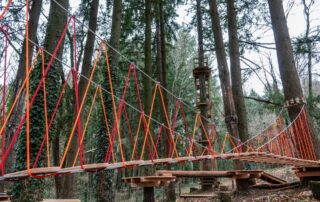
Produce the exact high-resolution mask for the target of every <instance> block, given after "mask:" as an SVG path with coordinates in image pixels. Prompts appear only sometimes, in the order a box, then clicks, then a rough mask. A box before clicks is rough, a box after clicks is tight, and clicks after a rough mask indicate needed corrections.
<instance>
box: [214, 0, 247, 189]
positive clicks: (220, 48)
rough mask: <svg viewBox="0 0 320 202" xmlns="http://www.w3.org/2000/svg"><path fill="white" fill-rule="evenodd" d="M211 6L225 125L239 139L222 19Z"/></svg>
mask: <svg viewBox="0 0 320 202" xmlns="http://www.w3.org/2000/svg"><path fill="white" fill-rule="evenodd" d="M209 6H210V15H211V22H212V30H213V34H214V41H215V50H216V56H217V57H216V58H217V62H218V70H219V78H220V85H221V91H222V98H223V106H224V113H225V123H226V125H227V128H228V131H229V133H230V135H231V136H232V137H234V138H239V129H238V117H237V113H236V108H235V104H234V100H233V94H232V89H231V82H230V75H229V69H228V64H227V57H226V52H225V48H224V43H223V38H222V31H221V27H220V18H219V13H218V8H217V2H216V0H209ZM234 169H238V170H241V169H243V164H242V163H241V162H240V161H234ZM237 187H238V189H244V188H245V187H246V186H245V183H243V182H241V181H238V180H237Z"/></svg>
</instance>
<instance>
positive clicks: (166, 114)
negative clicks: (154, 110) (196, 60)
mask: <svg viewBox="0 0 320 202" xmlns="http://www.w3.org/2000/svg"><path fill="white" fill-rule="evenodd" d="M156 88H158V90H159V92H160V97H161V102H162V108H163V112H164V115H165V119H166V122H167V125H168V128H169V131H170V136H171V139H172V142H174V134H173V132H174V131H173V130H172V128H171V124H170V121H169V116H168V113H167V109H166V105H165V102H164V97H163V93H162V90H161V87H160V84H158V85H156ZM173 150H174V151H175V153H176V157H177V158H178V160H179V154H178V151H177V148H176V146H175V145H173Z"/></svg>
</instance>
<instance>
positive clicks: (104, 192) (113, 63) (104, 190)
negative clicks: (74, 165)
mask: <svg viewBox="0 0 320 202" xmlns="http://www.w3.org/2000/svg"><path fill="white" fill-rule="evenodd" d="M121 11H122V0H114V1H113V14H112V27H111V39H110V44H111V46H112V47H113V48H114V49H115V50H119V48H120V35H121V21H122V18H121ZM109 50H110V51H109V59H110V69H111V76H112V81H113V83H114V85H116V83H117V74H116V73H115V70H116V69H117V68H118V64H119V55H118V53H116V52H115V51H114V50H113V49H112V48H110V49H109ZM104 80H105V82H106V83H108V79H107V78H105V79H104ZM114 90H115V89H114ZM105 102H106V103H105V105H106V108H107V110H108V109H109V110H110V109H112V104H111V102H109V101H107V100H106V101H105ZM107 113H108V114H112V110H110V111H107ZM102 121H103V120H102ZM109 124H110V125H113V123H112V122H111V121H110V122H109ZM103 135H104V136H105V134H103ZM98 149H99V150H101V151H98V152H100V153H101V152H102V153H105V148H104V147H101V148H98ZM118 174H119V173H118ZM113 178H114V172H113V171H103V172H101V173H98V174H97V175H96V179H97V184H96V201H97V202H107V201H114V197H115V186H114V184H113V181H114V180H113Z"/></svg>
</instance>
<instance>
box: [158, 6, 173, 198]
mask: <svg viewBox="0 0 320 202" xmlns="http://www.w3.org/2000/svg"><path fill="white" fill-rule="evenodd" d="M166 3H167V2H164V1H163V0H158V1H157V4H156V5H155V6H156V10H157V14H158V16H157V19H156V46H157V56H156V62H157V77H158V81H159V82H160V84H161V85H162V86H163V87H164V88H167V83H168V78H167V68H168V67H167V49H166V27H165V25H166V13H165V9H166V6H167V5H166ZM163 96H164V102H165V103H164V104H165V107H166V109H167V111H169V105H168V97H167V93H166V92H163ZM160 102H161V101H160ZM160 108H161V107H160ZM160 117H161V120H162V121H163V122H164V123H165V115H164V113H163V110H160ZM162 142H166V139H165V137H164V136H162ZM168 151H169V147H168V145H167V144H164V145H163V148H162V153H163V156H166V155H167V154H168ZM169 169H170V168H169ZM175 198H176V197H175V189H174V184H173V183H170V185H169V186H168V187H167V188H166V200H167V201H175Z"/></svg>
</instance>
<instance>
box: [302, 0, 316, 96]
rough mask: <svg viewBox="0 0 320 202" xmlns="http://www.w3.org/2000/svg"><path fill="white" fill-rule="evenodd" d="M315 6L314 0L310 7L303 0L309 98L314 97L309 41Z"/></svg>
mask: <svg viewBox="0 0 320 202" xmlns="http://www.w3.org/2000/svg"><path fill="white" fill-rule="evenodd" d="M312 4H314V1H313V0H312V1H311V2H310V3H309V5H308V4H307V2H306V0H302V5H303V10H304V16H305V20H306V34H305V42H306V43H307V51H308V52H307V56H308V62H307V65H308V93H309V96H312V44H311V43H312V41H311V39H309V34H310V23H311V22H310V8H311V6H312Z"/></svg>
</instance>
